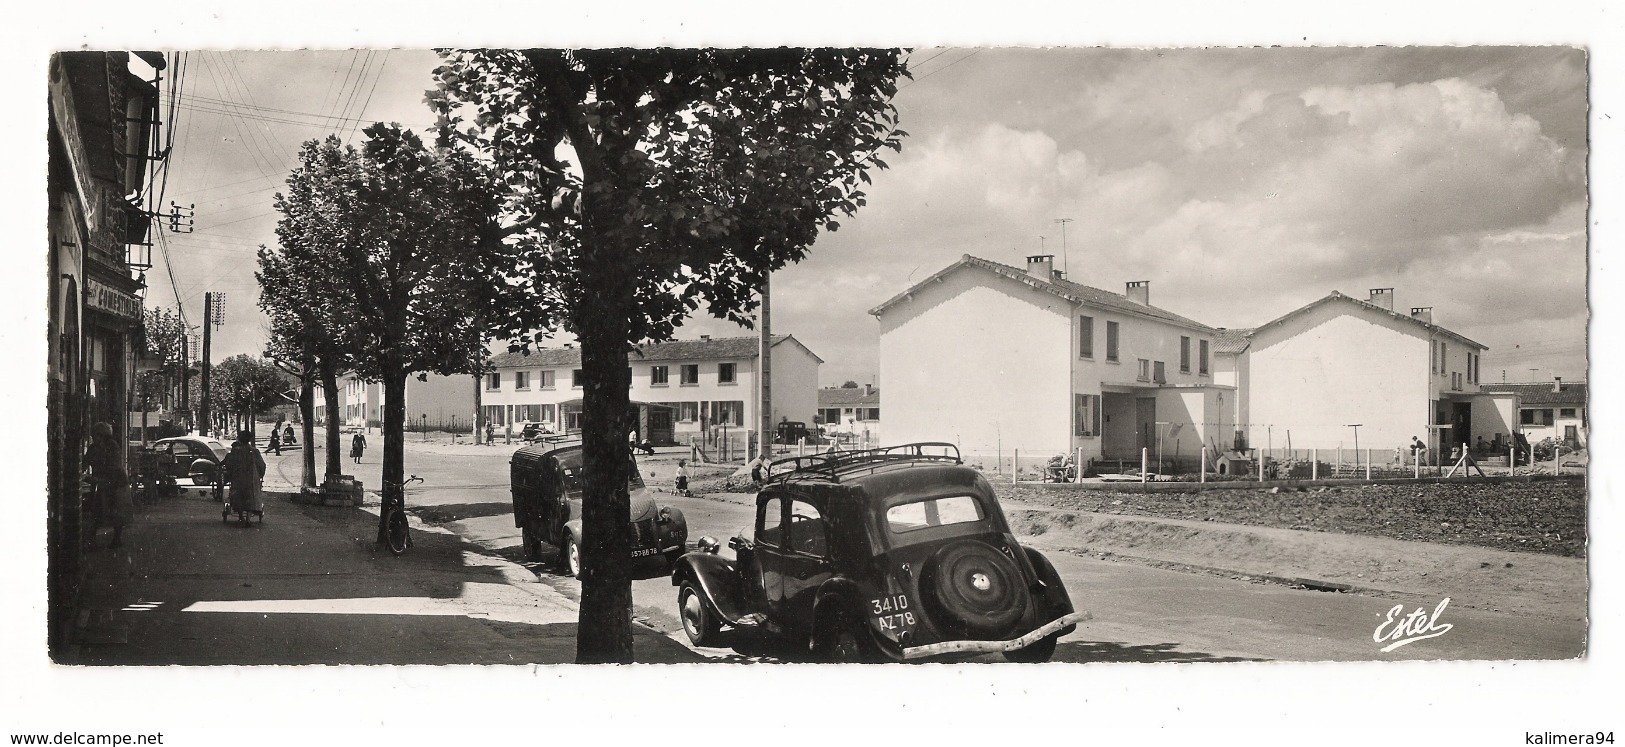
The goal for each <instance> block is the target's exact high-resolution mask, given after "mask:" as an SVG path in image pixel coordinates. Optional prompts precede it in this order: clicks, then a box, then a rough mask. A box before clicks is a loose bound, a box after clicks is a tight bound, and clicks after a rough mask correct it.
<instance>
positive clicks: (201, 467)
mask: <svg viewBox="0 0 1625 747" xmlns="http://www.w3.org/2000/svg"><path fill="white" fill-rule="evenodd" d="M152 448H153V450H154V451H155V452H157V453H159V454H161V455H164V454H167V455H168V456H169V457H171V460H172V461H171V460H166V463H172V464H173V465H174V466H173V467H172V469H174V470H175V473H174V477H175V479H177V480H179V479H181V478H183V477H184V478H190V479H191V480H192V484H193V485H210V484H213V483H214V479H215V475H216V474H217V473H218V472H219V471H220V463H221V462H223V461H225V460H226V454H228V453H230V452H231V449H230V448H228V447H227V446H226V445H225V444H223V443H221V442H220V441H219V440H218V439H214V438H208V437H204V436H176V437H174V438H162V439H159V440H158V441H156V442H154V443H153V445H152Z"/></svg>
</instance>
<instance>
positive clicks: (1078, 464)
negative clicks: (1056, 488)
mask: <svg viewBox="0 0 1625 747" xmlns="http://www.w3.org/2000/svg"><path fill="white" fill-rule="evenodd" d="M1081 482H1083V447H1082V446H1079V447H1078V452H1077V455H1076V456H1074V457H1073V458H1072V483H1073V484H1074V485H1076V484H1078V483H1081Z"/></svg>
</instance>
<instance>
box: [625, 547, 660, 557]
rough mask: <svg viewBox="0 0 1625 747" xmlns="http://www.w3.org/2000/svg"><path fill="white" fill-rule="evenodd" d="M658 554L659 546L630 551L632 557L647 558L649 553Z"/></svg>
mask: <svg viewBox="0 0 1625 747" xmlns="http://www.w3.org/2000/svg"><path fill="white" fill-rule="evenodd" d="M659 554H660V548H658V547H646V548H644V549H642V550H633V551H632V557H634V558H647V557H649V556H650V555H659Z"/></svg>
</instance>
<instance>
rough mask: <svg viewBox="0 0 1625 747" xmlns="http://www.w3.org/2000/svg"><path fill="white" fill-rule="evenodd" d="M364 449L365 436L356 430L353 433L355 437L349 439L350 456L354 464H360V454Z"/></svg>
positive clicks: (365, 448) (365, 443) (365, 446)
mask: <svg viewBox="0 0 1625 747" xmlns="http://www.w3.org/2000/svg"><path fill="white" fill-rule="evenodd" d="M366 450H367V437H366V436H363V435H361V433H360V432H359V431H358V432H357V433H356V434H355V437H353V438H351V439H350V458H351V459H354V460H355V463H356V464H360V463H361V454H362V453H363V452H365V451H366Z"/></svg>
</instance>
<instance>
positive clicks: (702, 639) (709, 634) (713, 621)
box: [677, 581, 722, 647]
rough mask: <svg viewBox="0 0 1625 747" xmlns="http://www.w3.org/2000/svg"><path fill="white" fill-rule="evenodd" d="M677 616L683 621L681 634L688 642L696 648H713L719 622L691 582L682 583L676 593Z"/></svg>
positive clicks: (719, 626) (720, 624)
mask: <svg viewBox="0 0 1625 747" xmlns="http://www.w3.org/2000/svg"><path fill="white" fill-rule="evenodd" d="M677 614H678V615H679V616H680V617H682V619H683V632H684V633H687V634H688V642H689V643H692V644H694V645H696V646H708V647H709V646H715V645H716V642H717V632H718V631H719V630H721V629H722V623H721V621H719V620H717V616H716V615H715V614H713V613H712V612H711V608H710V607H708V606H706V604H705V595H703V594H701V593H700V590H699V589H697V588H695V586H694V582H693V581H684V582H683V585H682V588H680V589H678V591H677Z"/></svg>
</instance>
